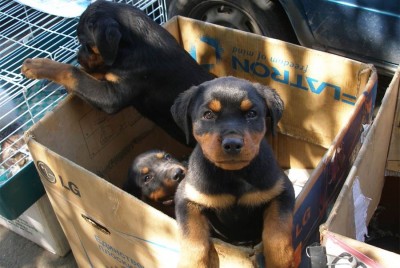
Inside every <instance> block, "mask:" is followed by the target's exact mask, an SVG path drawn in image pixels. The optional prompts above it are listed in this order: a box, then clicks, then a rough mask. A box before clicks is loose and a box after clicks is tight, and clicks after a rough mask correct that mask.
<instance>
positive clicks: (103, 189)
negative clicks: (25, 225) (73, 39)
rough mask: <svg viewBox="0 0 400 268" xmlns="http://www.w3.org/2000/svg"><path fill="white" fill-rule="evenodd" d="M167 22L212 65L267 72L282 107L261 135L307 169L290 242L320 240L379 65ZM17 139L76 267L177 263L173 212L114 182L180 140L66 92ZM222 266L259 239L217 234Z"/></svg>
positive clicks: (242, 261)
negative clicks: (145, 155)
mask: <svg viewBox="0 0 400 268" xmlns="http://www.w3.org/2000/svg"><path fill="white" fill-rule="evenodd" d="M165 27H166V28H167V29H168V30H169V31H170V32H171V33H172V34H173V35H174V36H175V37H176V38H177V40H178V41H179V42H180V43H181V44H182V46H183V47H184V48H185V49H186V50H188V51H189V52H190V53H191V55H192V56H193V57H194V58H195V59H196V60H197V61H198V62H199V63H201V64H204V65H206V66H207V67H209V68H210V71H211V72H213V73H215V74H216V75H217V76H224V75H234V76H238V77H243V78H247V79H249V80H252V81H258V82H260V83H264V84H269V85H271V86H272V87H274V88H276V90H277V91H278V92H279V94H280V95H281V97H282V99H283V100H284V102H285V111H284V115H283V118H282V120H281V122H280V124H279V135H278V136H277V137H276V138H274V139H270V140H269V141H270V143H271V144H272V146H273V149H274V152H275V154H276V157H277V159H278V161H279V163H280V164H281V166H282V167H283V168H285V169H308V170H310V169H311V170H313V171H312V173H311V175H310V178H309V179H308V182H307V183H306V185H305V186H304V189H303V190H302V191H301V192H300V193H299V195H298V196H297V202H296V211H295V216H294V226H295V227H294V229H293V238H294V242H293V243H294V247H295V249H296V260H297V263H298V264H299V265H300V263H305V262H307V259H306V258H304V257H302V255H303V253H304V249H305V247H306V245H308V244H309V243H312V242H313V241H319V234H318V226H319V225H320V224H321V223H322V222H323V219H324V218H325V216H326V210H327V208H328V207H329V205H330V204H332V203H333V201H334V200H335V198H336V196H337V194H338V192H339V190H340V188H341V186H342V184H343V182H344V179H345V177H346V174H347V172H348V171H349V169H350V167H351V164H352V162H353V160H354V159H355V156H356V155H357V152H358V149H359V146H360V145H359V144H360V136H361V133H362V124H366V123H369V122H370V118H371V113H372V109H373V103H374V100H375V95H376V85H377V75H376V72H375V70H374V68H373V67H372V66H370V65H367V64H363V63H360V62H357V61H353V60H349V59H346V58H343V57H339V56H334V55H331V54H327V53H323V52H319V51H315V50H311V49H305V48H303V47H300V46H295V45H292V44H288V43H285V42H282V41H279V40H274V39H268V38H265V37H261V36H258V35H254V34H249V33H244V32H240V31H236V30H232V29H228V28H224V27H220V26H215V25H211V24H207V23H203V22H199V21H194V20H191V19H186V18H182V17H177V18H173V19H172V20H171V21H169V23H168V24H167V25H165ZM26 141H27V144H28V146H29V149H30V151H31V152H32V155H33V158H34V161H35V164H36V167H37V169H38V170H39V173H40V174H41V179H42V182H43V184H44V186H45V189H46V192H47V194H48V196H49V198H50V200H51V203H52V205H53V207H54V209H55V211H56V213H57V216H58V219H59V221H60V223H61V225H62V227H63V229H64V232H65V233H66V236H67V238H68V240H69V243H70V245H71V248H72V250H73V253H74V256H75V258H76V259H77V262H78V263H79V264H80V266H82V267H87V266H94V267H98V266H108V267H120V266H125V267H175V266H176V262H177V259H178V255H179V243H178V241H177V239H176V237H177V236H176V234H177V229H176V222H175V220H174V219H172V218H169V217H167V216H166V215H164V214H162V213H161V212H159V211H157V210H155V209H153V208H152V207H149V206H148V205H146V204H144V203H142V202H141V201H140V200H138V199H136V198H135V197H133V196H131V195H129V194H128V193H125V192H124V191H122V190H120V189H119V188H118V187H120V186H121V185H122V183H123V181H124V180H125V179H126V175H127V170H128V166H129V165H130V163H131V161H132V160H133V158H134V157H135V156H136V155H138V154H139V153H141V152H143V151H145V150H148V149H153V148H159V149H164V150H167V151H169V152H170V153H171V154H173V155H175V156H177V157H181V156H183V155H188V153H189V152H190V151H189V149H188V148H186V147H184V146H182V145H179V144H177V143H176V142H174V141H173V140H172V139H171V138H169V137H168V136H167V135H166V134H165V133H164V132H163V131H161V130H160V129H159V128H157V127H156V126H155V125H154V124H153V123H151V122H149V121H148V120H146V119H144V118H142V117H141V116H140V115H139V114H137V112H136V111H135V110H134V109H133V108H128V109H126V110H124V111H123V112H121V113H119V114H117V115H114V116H109V115H106V114H104V113H102V112H100V111H98V110H96V109H94V108H93V107H90V106H89V105H87V104H86V103H85V102H84V101H82V100H80V99H79V98H77V97H74V96H69V97H68V98H67V99H66V100H65V101H63V102H62V103H61V104H60V105H59V106H58V107H57V108H56V109H55V110H54V111H53V112H51V113H50V114H49V115H48V116H46V117H45V118H44V119H43V120H41V121H40V122H38V123H37V124H36V125H35V126H34V127H33V128H32V129H30V130H29V131H28V132H27V134H26ZM214 242H215V245H216V248H217V251H218V253H219V257H220V262H221V267H241V268H243V267H253V266H254V265H256V266H257V265H258V264H260V263H262V262H261V260H262V256H261V255H260V254H259V252H258V250H257V248H256V249H254V248H243V247H235V246H232V245H230V244H227V243H223V242H221V241H219V240H214Z"/></svg>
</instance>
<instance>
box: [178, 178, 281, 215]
mask: <svg viewBox="0 0 400 268" xmlns="http://www.w3.org/2000/svg"><path fill="white" fill-rule="evenodd" d="M282 191H283V180H279V181H277V182H276V183H275V185H274V186H273V187H272V188H270V189H267V190H263V191H252V192H248V193H245V194H243V195H241V196H240V197H238V198H237V197H236V196H234V195H231V194H214V195H213V194H204V193H201V192H199V191H198V190H197V189H196V188H195V187H193V186H192V185H190V184H188V183H187V184H186V185H185V194H186V197H187V198H188V199H189V200H191V201H192V202H195V203H197V204H199V205H202V206H205V207H209V208H219V209H221V208H227V207H229V206H232V205H234V204H238V205H242V206H256V205H260V204H265V203H268V202H269V201H271V200H272V199H274V198H275V197H276V196H278V195H279V194H280V193H282Z"/></svg>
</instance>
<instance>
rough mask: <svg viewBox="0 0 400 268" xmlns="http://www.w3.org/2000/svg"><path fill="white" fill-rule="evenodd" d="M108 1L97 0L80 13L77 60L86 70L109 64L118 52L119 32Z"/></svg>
mask: <svg viewBox="0 0 400 268" xmlns="http://www.w3.org/2000/svg"><path fill="white" fill-rule="evenodd" d="M109 4H110V3H108V2H105V1H97V2H95V3H93V4H91V5H90V6H89V7H88V8H87V9H86V10H85V11H84V12H83V13H82V15H81V17H80V19H79V23H78V27H77V35H78V40H79V42H80V44H81V47H80V49H79V51H78V62H79V64H81V66H82V67H83V68H85V69H86V70H97V69H101V68H103V67H105V66H111V65H112V64H113V63H114V61H115V59H116V57H117V54H118V47H119V43H120V41H121V36H122V35H121V32H120V29H119V24H118V22H117V21H116V20H115V19H114V18H113V14H112V13H111V11H112V10H109V9H108V5H109Z"/></svg>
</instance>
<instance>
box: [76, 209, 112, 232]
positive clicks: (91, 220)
mask: <svg viewBox="0 0 400 268" xmlns="http://www.w3.org/2000/svg"><path fill="white" fill-rule="evenodd" d="M81 216H82V218H83V219H84V220H85V221H86V222H87V223H89V224H90V225H92V226H93V227H94V228H96V229H97V230H100V231H101V232H103V233H105V234H108V235H109V234H111V233H110V231H109V230H108V229H107V228H106V227H104V226H103V225H101V224H99V223H97V222H96V221H95V220H93V219H91V218H89V217H88V216H85V215H83V214H81Z"/></svg>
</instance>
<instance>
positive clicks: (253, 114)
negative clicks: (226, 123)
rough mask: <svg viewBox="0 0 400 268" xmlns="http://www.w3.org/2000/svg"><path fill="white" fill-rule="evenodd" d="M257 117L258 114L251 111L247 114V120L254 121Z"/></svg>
mask: <svg viewBox="0 0 400 268" xmlns="http://www.w3.org/2000/svg"><path fill="white" fill-rule="evenodd" d="M256 117H257V112H256V111H254V110H249V111H248V112H247V113H246V118H247V119H253V118H256Z"/></svg>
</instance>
